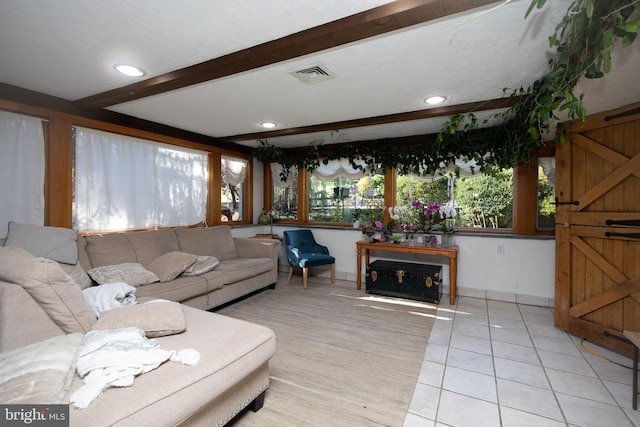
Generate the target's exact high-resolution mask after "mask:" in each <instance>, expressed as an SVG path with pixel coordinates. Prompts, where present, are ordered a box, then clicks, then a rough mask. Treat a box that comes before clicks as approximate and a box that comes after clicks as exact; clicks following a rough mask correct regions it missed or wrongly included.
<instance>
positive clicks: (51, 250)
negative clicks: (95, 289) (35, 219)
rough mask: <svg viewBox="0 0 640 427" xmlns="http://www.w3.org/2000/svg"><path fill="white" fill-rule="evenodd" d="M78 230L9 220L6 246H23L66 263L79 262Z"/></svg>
mask: <svg viewBox="0 0 640 427" xmlns="http://www.w3.org/2000/svg"><path fill="white" fill-rule="evenodd" d="M77 240H78V232H77V231H75V230H72V229H70V228H62V227H49V226H41V225H33V224H19V223H17V222H14V221H9V232H8V233H7V240H5V242H4V245H5V246H14V247H17V248H22V249H24V250H26V251H27V252H29V253H30V254H32V255H35V256H37V257H43V258H49V259H52V260H54V261H58V262H64V263H65V264H75V263H77V262H78V243H77Z"/></svg>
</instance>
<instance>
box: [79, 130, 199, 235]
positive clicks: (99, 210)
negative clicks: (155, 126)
mask: <svg viewBox="0 0 640 427" xmlns="http://www.w3.org/2000/svg"><path fill="white" fill-rule="evenodd" d="M75 142H76V151H75V153H76V154H75V160H76V163H75V164H76V168H75V177H74V189H75V201H74V202H75V203H74V228H76V229H77V230H79V231H110V230H124V229H137V228H152V227H159V226H162V227H165V226H179V225H189V224H195V223H198V222H201V221H203V220H204V219H205V215H206V200H207V153H206V152H205V151H199V150H193V149H188V148H183V147H176V146H172V145H168V144H162V143H158V142H154V141H148V140H144V139H139V138H132V137H128V136H124V135H118V134H113V133H108V132H102V131H97V130H93V129H87V128H77V129H76V141H75Z"/></svg>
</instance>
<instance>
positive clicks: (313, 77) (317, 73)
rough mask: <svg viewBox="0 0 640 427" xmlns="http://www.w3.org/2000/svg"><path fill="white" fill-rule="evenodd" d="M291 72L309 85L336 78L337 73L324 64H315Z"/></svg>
mask: <svg viewBox="0 0 640 427" xmlns="http://www.w3.org/2000/svg"><path fill="white" fill-rule="evenodd" d="M291 74H293V75H294V76H295V77H297V78H298V79H300V80H301V81H302V82H303V83H306V84H308V85H310V84H314V83H319V82H323V81H325V80H330V79H335V78H336V75H335V74H333V73H332V72H331V71H329V69H328V68H327V67H325V66H324V65H322V64H315V65H312V66H311V67H308V68H303V69H302V70H298V71H293V72H292V73H291Z"/></svg>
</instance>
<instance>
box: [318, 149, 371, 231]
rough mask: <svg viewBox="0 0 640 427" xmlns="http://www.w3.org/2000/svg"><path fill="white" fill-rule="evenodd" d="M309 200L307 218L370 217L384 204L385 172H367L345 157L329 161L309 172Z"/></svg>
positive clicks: (347, 219) (340, 219) (343, 220)
mask: <svg viewBox="0 0 640 427" xmlns="http://www.w3.org/2000/svg"><path fill="white" fill-rule="evenodd" d="M361 166H362V167H363V168H364V163H362V164H361ZM308 203H309V221H310V222H333V223H351V222H353V221H355V220H361V221H365V222H368V221H373V220H375V219H378V218H380V217H381V216H382V211H383V208H384V173H383V172H382V171H380V170H377V171H373V172H371V173H368V172H366V171H365V170H364V169H359V168H354V167H353V165H350V164H349V162H348V161H347V160H335V161H330V162H329V163H328V164H327V165H324V164H323V165H321V166H320V167H319V168H318V169H316V170H314V171H313V172H312V173H311V175H310V176H309V198H308Z"/></svg>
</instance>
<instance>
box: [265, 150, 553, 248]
mask: <svg viewBox="0 0 640 427" xmlns="http://www.w3.org/2000/svg"><path fill="white" fill-rule="evenodd" d="M554 156H555V145H554V143H553V142H549V143H546V144H543V146H542V147H541V148H540V149H539V150H538V151H536V152H535V153H533V154H532V156H531V158H530V159H529V160H528V161H526V162H523V163H521V164H519V165H517V166H515V167H514V168H513V182H514V184H513V185H514V192H513V228H510V229H498V228H457V229H458V230H459V231H461V232H464V233H469V234H499V235H514V234H517V235H540V236H552V235H554V233H555V230H553V229H538V228H537V199H538V197H537V189H538V187H537V186H538V168H537V165H538V157H554ZM264 169H265V170H264V199H263V205H264V208H265V209H266V210H271V200H272V195H273V183H272V177H271V173H270V171H269V167H268V165H265V167H264ZM308 175H309V172H308V171H307V170H306V169H304V170H300V169H299V170H298V219H297V220H278V219H275V220H274V222H275V223H279V224H291V225H303V226H333V227H345V228H350V227H352V224H351V223H333V222H316V221H314V222H309V221H307V220H306V218H308V214H309V198H308V193H309V189H308ZM384 193H385V194H384V204H385V206H395V205H396V203H395V194H396V170H395V169H386V170H385V190H384ZM388 216H389V213H388V212H385V221H388V220H389V217H388Z"/></svg>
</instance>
